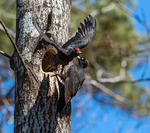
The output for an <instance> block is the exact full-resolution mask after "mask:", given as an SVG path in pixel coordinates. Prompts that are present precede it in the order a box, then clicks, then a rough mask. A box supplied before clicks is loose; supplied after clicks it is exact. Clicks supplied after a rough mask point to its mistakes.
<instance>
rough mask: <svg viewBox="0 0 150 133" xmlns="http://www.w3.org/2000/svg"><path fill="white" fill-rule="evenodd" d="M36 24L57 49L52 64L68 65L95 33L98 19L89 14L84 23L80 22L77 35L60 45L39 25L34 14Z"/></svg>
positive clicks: (44, 36)
mask: <svg viewBox="0 0 150 133" xmlns="http://www.w3.org/2000/svg"><path fill="white" fill-rule="evenodd" d="M34 25H35V27H36V29H37V30H38V32H39V33H40V34H41V35H42V36H43V38H44V39H45V40H46V41H47V42H48V43H50V44H51V45H52V46H54V47H55V48H56V49H57V51H58V52H57V54H56V55H53V56H52V57H51V62H52V65H55V66H56V65H63V66H64V65H67V64H68V63H69V62H70V61H72V59H73V58H74V57H76V56H78V55H80V54H81V53H82V52H81V50H80V49H82V48H84V47H85V46H87V45H88V43H89V42H90V41H91V39H92V38H93V36H94V34H95V30H96V20H95V19H94V18H93V17H92V16H91V15H88V17H87V19H86V20H84V24H82V23H80V25H81V28H78V31H77V32H76V34H75V36H74V37H72V38H71V39H70V40H68V41H67V42H66V43H65V44H64V45H63V46H60V45H59V44H57V43H56V42H54V41H53V40H51V39H50V38H49V37H48V36H47V35H46V34H45V33H44V32H43V31H42V30H41V28H40V27H39V25H38V23H37V20H36V16H35V15H34Z"/></svg>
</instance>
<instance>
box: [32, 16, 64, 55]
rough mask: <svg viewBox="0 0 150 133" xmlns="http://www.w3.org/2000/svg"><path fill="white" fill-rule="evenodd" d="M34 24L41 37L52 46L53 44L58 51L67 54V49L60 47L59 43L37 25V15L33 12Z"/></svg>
mask: <svg viewBox="0 0 150 133" xmlns="http://www.w3.org/2000/svg"><path fill="white" fill-rule="evenodd" d="M33 17H34V25H35V27H36V29H37V31H38V32H39V33H40V35H42V37H43V38H44V39H45V41H47V42H48V43H50V44H51V45H52V46H54V47H55V48H56V49H57V50H58V51H60V52H62V53H64V54H67V51H66V50H65V49H64V48H62V47H61V46H60V45H59V44H57V43H56V42H54V41H53V40H51V39H50V38H49V37H48V36H47V35H46V34H45V33H44V32H43V31H42V29H41V28H40V27H39V25H38V23H37V16H36V15H35V14H34V15H33Z"/></svg>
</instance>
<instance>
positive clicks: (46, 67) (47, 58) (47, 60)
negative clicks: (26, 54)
mask: <svg viewBox="0 0 150 133" xmlns="http://www.w3.org/2000/svg"><path fill="white" fill-rule="evenodd" d="M55 54H56V52H55V51H54V50H53V49H49V50H48V51H47V52H46V53H45V54H44V56H43V59H42V70H43V71H44V72H53V71H55V70H56V69H57V68H56V66H51V56H52V55H55Z"/></svg>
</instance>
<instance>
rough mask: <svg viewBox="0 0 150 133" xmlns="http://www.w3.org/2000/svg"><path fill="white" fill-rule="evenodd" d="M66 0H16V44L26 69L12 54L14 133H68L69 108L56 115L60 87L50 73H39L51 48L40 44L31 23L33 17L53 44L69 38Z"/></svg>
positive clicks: (38, 36) (68, 13)
mask: <svg viewBox="0 0 150 133" xmlns="http://www.w3.org/2000/svg"><path fill="white" fill-rule="evenodd" d="M70 6H71V5H70V0H35V1H34V0H17V30H16V31H17V32H16V43H17V47H18V49H19V50H20V53H21V55H22V58H23V60H24V61H25V63H26V65H27V66H28V67H29V69H28V70H27V71H26V70H25V69H24V67H23V66H22V64H21V62H20V60H19V58H18V56H17V54H16V53H14V56H13V61H14V64H15V66H14V67H15V68H14V71H15V81H16V92H15V125H14V132H15V133H32V132H34V133H39V132H43V133H44V132H45V133H54V132H56V133H61V132H64V133H69V132H70V128H71V107H70V105H69V106H67V108H66V109H65V111H64V113H63V114H61V115H60V114H59V113H57V108H58V106H57V103H58V100H59V98H60V97H61V95H60V92H61V91H62V90H61V88H62V86H61V84H60V83H59V82H58V80H57V78H56V76H52V75H53V74H54V73H50V72H47V73H45V72H43V70H42V58H43V56H44V53H45V52H46V51H47V50H48V49H50V48H52V47H51V46H45V47H44V48H43V47H38V46H42V44H43V41H41V37H40V35H39V33H38V32H37V30H36V28H35V26H34V24H33V16H32V15H33V14H34V13H35V14H37V19H38V23H39V25H40V27H41V28H42V29H43V30H45V31H46V33H47V34H48V35H49V36H50V37H51V38H52V39H53V40H54V41H56V42H57V43H59V44H61V45H62V44H64V43H65V42H66V41H67V40H68V38H69V23H70Z"/></svg>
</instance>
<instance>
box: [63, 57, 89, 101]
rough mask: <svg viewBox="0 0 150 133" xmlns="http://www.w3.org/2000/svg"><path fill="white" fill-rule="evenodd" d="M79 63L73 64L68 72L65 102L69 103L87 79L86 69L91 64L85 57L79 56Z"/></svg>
mask: <svg viewBox="0 0 150 133" xmlns="http://www.w3.org/2000/svg"><path fill="white" fill-rule="evenodd" d="M77 58H78V61H79V65H75V64H73V65H71V66H70V67H69V69H68V71H67V73H66V78H65V93H64V95H65V104H67V103H68V102H69V101H70V100H71V98H72V97H73V96H75V95H76V93H77V91H78V90H79V89H80V87H81V86H82V84H83V82H84V80H85V72H84V69H85V68H86V67H87V66H88V65H89V61H88V60H87V59H85V58H80V57H79V56H78V57H77Z"/></svg>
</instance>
